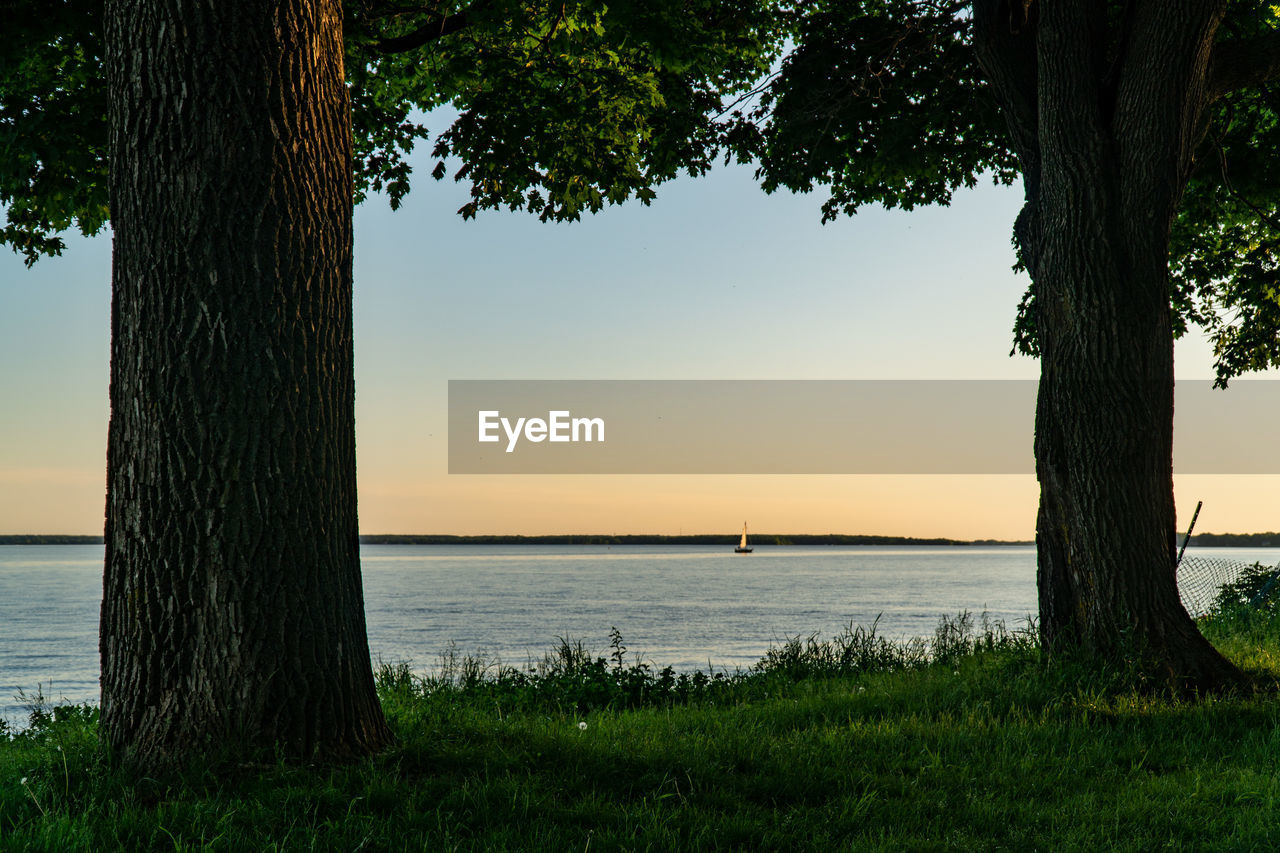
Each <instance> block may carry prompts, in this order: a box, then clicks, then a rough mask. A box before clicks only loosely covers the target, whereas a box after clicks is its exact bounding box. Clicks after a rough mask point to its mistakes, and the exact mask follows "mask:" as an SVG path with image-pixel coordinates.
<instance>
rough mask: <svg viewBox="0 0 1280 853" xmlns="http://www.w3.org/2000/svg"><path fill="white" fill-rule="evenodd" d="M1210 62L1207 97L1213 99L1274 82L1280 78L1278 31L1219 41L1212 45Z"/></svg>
mask: <svg viewBox="0 0 1280 853" xmlns="http://www.w3.org/2000/svg"><path fill="white" fill-rule="evenodd" d="M1210 63H1211V69H1212V70H1211V71H1210V77H1209V94H1210V97H1211V98H1214V99H1217V98H1220V97H1222V96H1223V95H1225V94H1227V93H1229V92H1233V91H1235V90H1236V89H1243V88H1245V87H1248V86H1257V85H1258V84H1260V83H1266V82H1267V81H1269V80H1274V79H1275V78H1277V77H1280V30H1272V31H1271V32H1269V33H1267V34H1266V35H1261V36H1254V37H1253V38H1244V39H1228V40H1226V41H1220V42H1218V43H1217V44H1215V45H1214V46H1213V55H1212V58H1211V60H1210Z"/></svg>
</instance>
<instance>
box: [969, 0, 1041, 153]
mask: <svg viewBox="0 0 1280 853" xmlns="http://www.w3.org/2000/svg"><path fill="white" fill-rule="evenodd" d="M1034 14H1035V10H1034V8H1032V7H1031V4H1029V3H1023V2H1021V0H1015V2H1013V3H1009V2H1001V0H977V2H975V3H974V4H973V48H974V53H975V54H976V55H977V59H978V65H979V66H981V67H982V71H983V73H984V74H985V75H986V78H987V82H988V83H989V84H990V86H991V90H992V92H993V93H994V95H995V99H996V103H997V104H999V106H1000V111H1001V112H1002V113H1003V114H1004V117H1005V121H1006V122H1008V125H1009V140H1010V143H1011V145H1012V147H1013V150H1014V153H1015V154H1017V155H1018V159H1019V160H1020V161H1021V164H1022V169H1023V174H1024V175H1026V174H1027V173H1029V172H1032V171H1035V170H1037V168H1038V166H1039V160H1040V153H1039V151H1040V146H1039V142H1038V140H1037V133H1038V126H1039V119H1038V115H1037V113H1038V108H1037V103H1036V101H1037V94H1036V41H1035V20H1034Z"/></svg>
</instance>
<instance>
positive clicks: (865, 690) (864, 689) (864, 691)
mask: <svg viewBox="0 0 1280 853" xmlns="http://www.w3.org/2000/svg"><path fill="white" fill-rule="evenodd" d="M858 692H859V693H866V692H867V688H865V687H863V686H862V685H861V684H859V685H858Z"/></svg>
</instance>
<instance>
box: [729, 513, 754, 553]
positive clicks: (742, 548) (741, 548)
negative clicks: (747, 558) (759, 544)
mask: <svg viewBox="0 0 1280 853" xmlns="http://www.w3.org/2000/svg"><path fill="white" fill-rule="evenodd" d="M733 553H735V554H750V553H751V548H749V547H747V523H746V522H745V521H744V522H742V539H741V540H739V542H738V547H737V548H734V549H733Z"/></svg>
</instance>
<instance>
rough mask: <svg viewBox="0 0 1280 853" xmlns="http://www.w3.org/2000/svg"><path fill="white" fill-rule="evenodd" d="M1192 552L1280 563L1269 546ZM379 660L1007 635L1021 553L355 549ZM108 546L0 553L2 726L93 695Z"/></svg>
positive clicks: (1028, 562)
mask: <svg viewBox="0 0 1280 853" xmlns="http://www.w3.org/2000/svg"><path fill="white" fill-rule="evenodd" d="M1196 553H1197V554H1198V555H1201V556H1212V555H1218V554H1221V555H1225V556H1228V557H1229V558H1230V559H1234V560H1246V561H1250V562H1252V561H1254V560H1260V561H1262V562H1264V563H1269V564H1275V563H1276V562H1277V561H1280V549H1243V548H1241V549H1209V548H1202V549H1199V550H1198V551H1197V552H1196ZM361 557H362V564H363V568H364V581H365V603H366V612H367V614H368V623H369V645H370V649H371V651H372V654H373V656H374V657H375V659H381V660H384V661H408V662H410V663H411V664H412V665H413V666H414V668H415V669H419V670H425V669H429V668H431V667H432V666H433V665H434V664H435V662H436V660H437V659H438V656H439V654H440V652H441V651H442V650H444V649H445V648H446V646H447V645H448V644H449V643H450V642H451V641H452V642H454V643H456V644H457V647H458V649H459V651H461V652H464V653H471V654H474V653H483V654H485V655H487V656H495V655H496V656H497V657H499V658H500V659H501V660H502V661H503V662H505V663H511V664H516V665H521V664H524V663H525V662H526V661H527V660H529V659H530V658H534V659H536V658H540V657H541V655H542V653H543V652H545V651H547V650H549V649H550V648H552V647H553V646H554V645H556V642H557V639H558V638H560V637H568V638H572V639H575V640H576V639H581V640H583V641H584V643H585V645H586V646H587V647H588V648H589V649H592V650H595V651H600V652H602V653H607V646H608V634H609V629H610V627H612V626H615V625H616V626H617V627H618V629H619V630H620V631H621V632H622V636H623V641H624V642H625V643H626V645H627V647H628V649H629V654H632V655H634V654H640V655H643V656H644V658H645V659H646V660H648V661H650V662H652V663H656V664H658V665H660V666H664V665H668V664H670V665H672V666H675V667H677V668H678V669H694V668H703V669H705V668H706V667H707V666H708V665H709V664H710V665H712V666H714V667H716V668H728V669H732V668H734V667H747V666H749V665H750V664H752V663H754V662H755V661H757V660H758V659H759V658H760V656H761V655H762V654H763V653H764V651H765V650H766V649H767V648H768V647H769V645H770V644H771V643H777V642H778V641H781V640H785V639H787V638H789V637H793V636H796V635H804V636H807V635H808V634H810V633H812V632H814V631H818V632H820V633H822V634H823V635H826V636H830V635H831V634H833V633H836V632H837V631H839V630H840V629H841V628H843V627H845V626H847V625H848V624H849V623H850V622H853V623H856V624H862V625H870V624H871V622H872V621H873V620H875V619H876V617H877V616H879V617H880V633H881V634H882V635H885V636H889V637H891V638H907V637H911V636H927V635H930V634H932V632H933V629H934V627H935V625H936V624H937V621H938V618H939V617H940V616H942V615H944V614H948V615H954V614H955V613H957V612H959V611H962V610H969V611H971V612H973V613H975V614H977V613H980V612H982V611H984V610H985V611H987V612H989V613H990V614H991V615H992V617H994V618H998V619H1003V620H1005V621H1006V623H1008V624H1009V625H1010V627H1017V626H1021V625H1023V624H1024V623H1025V619H1026V617H1027V616H1028V614H1031V613H1033V612H1034V611H1035V606H1036V596H1035V550H1034V548H1031V547H998V548H968V547H959V548H957V547H845V548H841V547H787V548H771V547H768V546H757V548H756V552H755V553H754V554H752V555H750V556H735V555H734V554H733V553H732V552H731V551H730V550H729V549H727V548H721V547H709V546H627V547H614V548H609V547H605V546H598V547H597V546H549V545H548V546H540V545H515V546H491V547H482V546H471V545H460V546H450V545H433V546H413V545H366V546H364V547H363V548H362V549H361ZM101 577H102V546H100V545H90V546H82V545H67V546H58V545H45V546H18V545H15V546H0V716H4V717H6V718H8V719H9V720H10V721H11V722H19V721H21V720H22V719H24V718H25V715H24V713H23V711H22V709H21V706H20V703H19V702H17V701H16V700H15V699H14V696H15V694H17V693H18V691H20V690H21V691H25V692H27V693H33V692H34V691H35V689H36V687H37V686H38V685H39V686H41V688H42V689H43V691H44V694H45V695H46V697H49V698H52V699H62V698H66V699H68V700H71V701H84V700H96V699H97V692H98V650H97V627H98V605H99V601H100V596H101V588H100V587H101Z"/></svg>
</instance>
